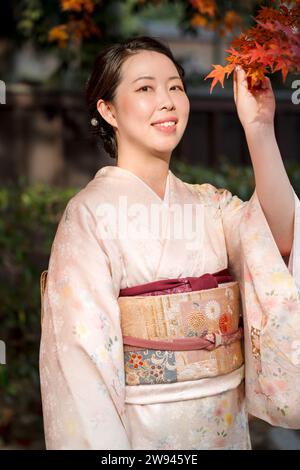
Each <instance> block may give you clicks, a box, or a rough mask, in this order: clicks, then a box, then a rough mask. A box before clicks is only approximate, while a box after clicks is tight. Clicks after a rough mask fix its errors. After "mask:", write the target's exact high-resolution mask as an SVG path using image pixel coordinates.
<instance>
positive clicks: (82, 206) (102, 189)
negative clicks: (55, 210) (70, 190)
mask: <svg viewBox="0 0 300 470" xmlns="http://www.w3.org/2000/svg"><path fill="white" fill-rule="evenodd" d="M110 203H112V192H111V190H110V188H109V187H108V185H107V181H105V179H104V178H99V177H98V178H93V179H92V180H90V181H89V182H88V183H87V184H86V186H85V187H83V188H82V189H80V190H79V191H78V192H77V193H76V194H75V195H74V196H73V197H71V198H70V199H69V201H68V202H67V205H66V208H65V216H66V218H69V219H70V218H71V215H72V216H73V217H74V218H75V217H78V216H79V217H80V216H82V215H84V216H85V217H88V218H90V219H91V220H92V219H94V220H95V218H96V216H97V212H98V211H99V207H101V206H102V205H103V204H110Z"/></svg>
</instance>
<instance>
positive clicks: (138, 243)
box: [40, 166, 300, 450]
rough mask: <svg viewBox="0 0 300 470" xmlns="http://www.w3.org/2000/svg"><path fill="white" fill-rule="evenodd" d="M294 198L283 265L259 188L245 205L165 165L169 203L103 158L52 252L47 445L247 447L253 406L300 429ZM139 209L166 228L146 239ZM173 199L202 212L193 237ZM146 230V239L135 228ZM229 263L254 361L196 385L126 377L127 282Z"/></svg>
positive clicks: (44, 363) (46, 325)
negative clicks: (116, 233) (123, 232)
mask: <svg viewBox="0 0 300 470" xmlns="http://www.w3.org/2000/svg"><path fill="white" fill-rule="evenodd" d="M294 195H295V205H296V212H295V227H294V243H293V249H292V253H291V255H290V259H289V263H288V266H287V265H286V264H285V262H284V260H283V258H282V256H281V254H280V252H279V250H278V247H277V245H276V243H275V241H274V238H273V236H272V233H271V231H270V228H269V226H268V223H267V221H266V218H265V216H264V213H263V211H262V208H261V206H260V203H259V200H258V197H257V194H256V191H254V193H253V195H252V197H251V198H250V200H249V201H245V202H243V201H242V200H240V199H239V198H238V197H237V196H234V195H232V194H231V193H230V192H229V191H228V190H226V189H218V188H216V187H214V186H213V185H211V184H189V183H186V182H184V181H182V180H180V179H179V178H178V177H176V176H175V175H174V174H173V173H172V172H171V171H169V173H168V178H167V184H166V190H165V196H164V199H163V200H162V199H161V198H160V197H159V196H158V195H157V194H156V193H155V192H154V191H153V190H152V189H151V188H150V187H149V186H148V185H147V184H146V183H145V182H144V181H142V180H141V179H140V178H139V177H137V176H136V175H134V174H133V173H132V172H130V171H129V170H125V169H122V168H119V167H115V166H106V167H104V168H102V169H100V170H99V171H98V172H97V173H96V175H95V177H94V178H93V179H92V180H91V181H90V182H89V183H88V184H87V186H86V187H85V188H84V189H82V190H81V191H80V192H79V193H77V194H76V195H75V196H74V197H73V198H72V199H71V200H70V201H69V203H68V205H67V207H66V209H65V212H64V214H63V216H62V218H61V221H60V223H59V226H58V230H57V233H56V236H55V239H54V242H53V246H52V250H51V256H50V261H49V267H48V280H47V286H46V290H45V294H44V297H43V312H44V317H43V323H42V337H41V347H40V380H41V392H42V403H43V415H44V430H45V438H46V447H47V449H194V450H195V449H249V448H251V443H250V439H249V431H248V412H249V413H251V414H252V415H254V416H257V417H259V418H261V419H263V420H265V421H267V422H269V423H271V424H274V425H277V426H283V427H287V428H300V225H299V223H300V202H299V199H298V198H297V196H296V194H295V192H294ZM120 198H121V199H120ZM122 198H123V199H122ZM121 200H122V201H123V202H124V201H126V203H127V205H128V208H133V210H128V212H126V209H125V208H124V207H125V206H124V207H123V206H122V210H120V211H119V212H118V213H117V215H116V217H115V218H114V220H113V219H112V213H111V207H117V206H118V207H119V206H120V201H121ZM123 202H122V203H121V205H122V204H123ZM105 204H107V206H105ZM133 204H134V205H135V206H131V205H133ZM136 204H142V205H143V207H149V208H150V206H151V207H153V205H154V206H155V207H156V208H157V209H158V210H159V213H160V214H161V216H162V220H164V224H162V230H163V233H160V235H159V236H158V237H156V238H155V237H153V238H152V239H149V236H148V233H147V224H145V221H143V220H142V221H141V219H140V218H138V217H136V214H135V211H136V210H137V209H138V207H139V206H137V205H136ZM176 204H178V205H183V204H192V205H195V207H197V208H198V209H199V212H198V213H197V214H198V222H199V223H198V224H197V227H196V228H195V227H194V229H193V233H192V235H191V233H188V232H187V233H184V235H183V236H182V237H181V238H179V237H177V238H175V237H170V236H168V229H169V228H170V227H171V225H172V223H173V222H172V220H173V219H172V207H173V205H176ZM105 207H108V208H109V209H108V212H107V213H108V214H109V216H108V217H106V216H105V210H104V211H103V208H105ZM99 208H100V209H99ZM121 219H122V220H121ZM124 222H127V223H128V227H129V228H131V229H132V230H131V232H128V233H129V234H130V233H131V235H128V236H125V237H124V238H115V239H114V238H113V237H111V236H108V235H109V234H111V232H112V227H113V224H115V223H117V225H118V224H119V225H118V226H121V227H123V225H122V224H124ZM114 227H115V225H114ZM141 228H142V229H143V230H144V232H143V234H144V235H143V236H140V237H135V236H134V235H135V234H136V232H137V231H138V230H140V229H141ZM227 267H229V269H230V270H231V273H232V274H233V275H234V278H235V279H236V280H237V281H238V282H239V286H240V290H241V296H242V305H243V315H244V327H245V367H244V366H242V367H241V368H239V369H237V370H235V371H234V372H231V373H229V374H225V375H223V376H219V377H208V378H202V379H200V380H194V381H187V382H179V383H171V384H159V385H130V386H128V385H125V380H124V358H123V343H122V333H121V324H120V310H119V305H118V301H117V298H118V295H119V290H120V289H121V288H125V287H131V286H134V285H138V284H143V283H146V282H150V281H155V280H158V279H167V278H178V277H185V276H200V275H202V274H204V273H207V272H208V273H214V272H217V271H220V270H222V269H225V268H227ZM137 321H138V319H137ZM244 377H245V379H244ZM244 384H245V387H244ZM244 388H245V390H244Z"/></svg>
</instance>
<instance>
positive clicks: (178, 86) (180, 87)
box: [172, 85, 184, 91]
mask: <svg viewBox="0 0 300 470" xmlns="http://www.w3.org/2000/svg"><path fill="white" fill-rule="evenodd" d="M174 87H175V88H176V87H177V88H179V89H180V90H181V91H184V90H183V88H182V86H180V85H174V86H172V88H174Z"/></svg>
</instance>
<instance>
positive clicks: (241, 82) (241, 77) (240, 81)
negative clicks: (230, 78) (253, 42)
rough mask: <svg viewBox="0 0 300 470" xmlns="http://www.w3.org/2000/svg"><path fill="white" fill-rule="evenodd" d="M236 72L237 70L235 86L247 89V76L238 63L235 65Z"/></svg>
mask: <svg viewBox="0 0 300 470" xmlns="http://www.w3.org/2000/svg"><path fill="white" fill-rule="evenodd" d="M236 72H237V87H238V88H239V87H244V88H246V90H248V82H247V77H246V72H245V70H244V69H243V68H242V67H241V66H240V65H238V66H237V67H236Z"/></svg>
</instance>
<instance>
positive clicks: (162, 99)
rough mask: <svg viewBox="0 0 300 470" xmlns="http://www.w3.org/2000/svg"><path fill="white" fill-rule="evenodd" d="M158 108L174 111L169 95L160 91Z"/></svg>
mask: <svg viewBox="0 0 300 470" xmlns="http://www.w3.org/2000/svg"><path fill="white" fill-rule="evenodd" d="M158 102H159V103H160V104H159V108H160V109H163V108H167V109H175V106H174V103H173V100H172V98H171V95H170V93H168V92H164V91H162V92H161V93H160V94H159V98H158Z"/></svg>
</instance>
